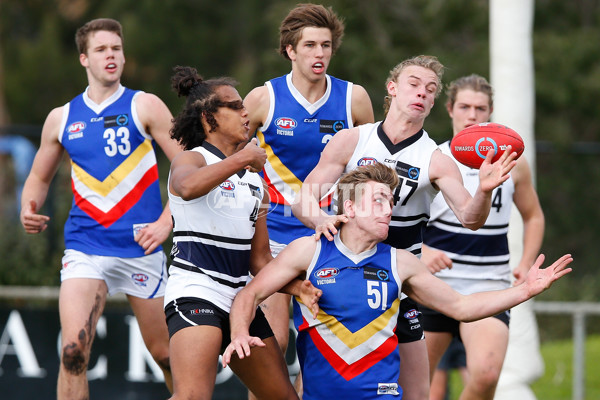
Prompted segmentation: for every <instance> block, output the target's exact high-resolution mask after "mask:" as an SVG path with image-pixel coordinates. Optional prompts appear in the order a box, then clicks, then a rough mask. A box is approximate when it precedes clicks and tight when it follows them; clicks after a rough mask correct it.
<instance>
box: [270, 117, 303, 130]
mask: <svg viewBox="0 0 600 400" xmlns="http://www.w3.org/2000/svg"><path fill="white" fill-rule="evenodd" d="M275 126H277V127H278V128H280V129H285V130H292V129H294V128H295V127H297V126H298V123H297V122H296V120H295V119H294V118H288V117H281V118H277V120H276V121H275Z"/></svg>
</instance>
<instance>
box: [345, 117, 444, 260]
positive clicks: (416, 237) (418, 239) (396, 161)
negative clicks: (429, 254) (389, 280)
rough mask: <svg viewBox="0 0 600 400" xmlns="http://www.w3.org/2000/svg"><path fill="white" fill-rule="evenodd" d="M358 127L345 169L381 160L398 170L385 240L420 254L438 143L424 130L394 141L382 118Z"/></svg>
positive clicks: (397, 246) (431, 192) (394, 245)
mask: <svg viewBox="0 0 600 400" xmlns="http://www.w3.org/2000/svg"><path fill="white" fill-rule="evenodd" d="M358 128H359V132H360V133H359V135H360V136H359V139H358V143H357V145H356V149H355V150H354V153H353V154H352V157H350V160H349V161H348V164H346V168H345V171H344V172H348V171H351V170H353V169H355V168H356V167H358V166H360V165H367V164H372V163H375V162H380V163H384V164H385V165H387V166H388V167H390V168H392V169H394V170H395V171H396V172H397V173H398V177H399V178H400V184H399V185H398V187H397V188H396V191H395V192H394V208H393V210H392V221H391V222H390V231H389V234H388V238H387V239H386V240H385V242H384V243H387V244H389V245H390V246H393V247H395V248H398V249H405V250H408V251H410V252H412V253H413V254H415V255H417V256H420V254H421V244H422V243H423V233H424V231H425V227H426V226H427V221H429V212H430V205H431V201H432V200H433V198H434V197H435V195H436V194H437V193H438V191H437V190H436V189H435V188H434V187H433V185H432V184H431V181H430V179H429V164H430V162H431V155H432V154H433V152H434V151H436V149H437V144H436V143H435V142H434V141H433V140H432V139H430V138H429V135H427V132H425V131H424V130H421V131H420V132H418V133H416V134H415V135H413V136H411V137H409V138H408V139H405V140H403V141H402V142H400V143H396V144H393V143H392V142H391V141H390V139H389V138H388V137H387V135H386V134H385V132H384V131H383V128H382V123H381V122H376V123H374V124H364V125H361V126H359V127H358Z"/></svg>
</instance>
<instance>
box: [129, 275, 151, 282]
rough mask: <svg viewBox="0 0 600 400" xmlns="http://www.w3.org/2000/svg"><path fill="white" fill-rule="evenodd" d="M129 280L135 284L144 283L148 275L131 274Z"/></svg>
mask: <svg viewBox="0 0 600 400" xmlns="http://www.w3.org/2000/svg"><path fill="white" fill-rule="evenodd" d="M131 279H133V280H134V281H136V282H137V283H144V282H146V281H147V280H148V275H146V274H132V275H131Z"/></svg>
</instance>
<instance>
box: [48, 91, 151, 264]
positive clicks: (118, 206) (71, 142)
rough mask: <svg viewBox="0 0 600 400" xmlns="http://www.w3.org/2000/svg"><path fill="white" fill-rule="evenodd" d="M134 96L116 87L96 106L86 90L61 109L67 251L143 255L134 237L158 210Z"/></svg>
mask: <svg viewBox="0 0 600 400" xmlns="http://www.w3.org/2000/svg"><path fill="white" fill-rule="evenodd" d="M140 93H142V92H139V91H134V90H131V89H127V88H125V87H123V86H119V89H118V90H117V91H116V92H115V93H114V94H113V95H112V96H110V97H109V98H108V99H106V100H105V101H104V102H102V103H101V104H96V103H94V102H93V101H92V100H91V99H90V98H89V96H88V94H87V89H86V91H85V92H84V93H82V94H80V95H79V96H77V97H75V98H74V99H73V100H71V101H70V102H69V103H67V104H66V105H65V106H64V107H63V110H64V111H63V120H62V124H61V128H60V129H61V131H60V134H59V141H60V142H61V144H62V145H63V147H64V148H65V149H66V151H67V153H68V154H69V156H70V158H71V187H72V190H73V204H72V207H71V211H70V213H69V218H68V220H67V222H66V224H65V245H66V248H67V249H75V250H78V251H81V252H84V253H86V254H95V255H101V256H118V257H126V258H130V257H141V256H144V249H143V248H142V247H141V246H140V245H139V244H137V243H136V242H135V240H134V236H135V234H136V233H137V231H138V230H139V229H141V228H142V227H144V226H146V225H147V224H148V223H150V222H154V221H156V220H157V219H158V217H159V216H160V214H161V212H162V209H163V207H162V201H161V195H160V189H159V185H158V167H157V164H156V155H155V153H154V147H153V140H152V137H151V136H150V135H149V134H148V133H146V132H145V131H144V127H143V126H142V124H141V123H140V121H139V119H138V116H137V112H136V108H135V99H136V96H138V95H139V94H140ZM160 250H162V249H161V248H160V247H159V248H157V249H156V250H155V251H160Z"/></svg>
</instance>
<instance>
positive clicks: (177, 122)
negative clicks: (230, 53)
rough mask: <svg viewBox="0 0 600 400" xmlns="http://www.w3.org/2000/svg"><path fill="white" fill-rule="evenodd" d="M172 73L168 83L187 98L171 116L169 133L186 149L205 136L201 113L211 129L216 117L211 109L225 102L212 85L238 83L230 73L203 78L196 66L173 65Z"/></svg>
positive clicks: (195, 145) (214, 124)
mask: <svg viewBox="0 0 600 400" xmlns="http://www.w3.org/2000/svg"><path fill="white" fill-rule="evenodd" d="M173 71H175V74H174V75H173V76H172V77H171V87H172V88H173V90H175V92H177V95H178V96H179V97H181V96H185V97H187V100H186V102H185V106H184V107H183V110H182V111H181V112H180V113H179V115H177V116H176V117H175V118H174V119H173V127H172V128H171V137H172V138H173V139H175V140H177V141H178V142H179V144H181V146H183V148H184V149H185V150H191V149H193V148H195V147H198V146H200V145H201V144H202V142H204V140H205V139H206V132H205V131H204V127H203V126H202V117H203V116H204V118H205V119H206V122H207V123H208V125H209V126H210V131H209V132H214V131H215V130H216V129H217V127H218V126H219V125H218V124H217V121H216V119H215V117H214V113H215V112H217V109H218V108H219V107H222V106H225V105H227V103H224V102H223V101H221V100H220V99H219V96H217V94H216V93H215V89H216V88H217V87H220V86H232V87H235V86H236V85H237V84H238V83H237V81H236V80H235V79H233V78H230V77H222V78H213V79H208V80H204V79H203V78H202V76H200V75H199V74H198V71H197V70H196V68H193V67H182V66H179V65H178V66H176V67H175V68H173Z"/></svg>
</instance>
